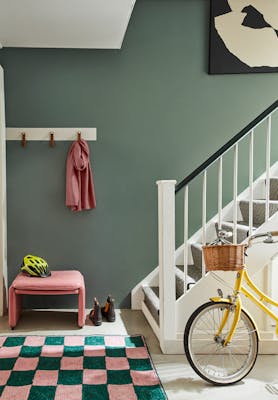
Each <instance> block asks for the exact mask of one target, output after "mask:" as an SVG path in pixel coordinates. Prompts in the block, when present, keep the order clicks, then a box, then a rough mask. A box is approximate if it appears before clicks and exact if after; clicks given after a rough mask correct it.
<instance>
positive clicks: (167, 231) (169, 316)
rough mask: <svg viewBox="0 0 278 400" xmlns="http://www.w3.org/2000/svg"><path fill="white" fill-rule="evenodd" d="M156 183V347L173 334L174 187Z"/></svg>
mask: <svg viewBox="0 0 278 400" xmlns="http://www.w3.org/2000/svg"><path fill="white" fill-rule="evenodd" d="M176 183H177V181H175V180H168V181H165V180H164V181H158V182H157V186H158V238H159V240H158V249H159V310H160V313H159V326H160V337H161V338H163V340H162V341H160V345H161V346H163V341H164V340H168V339H173V338H174V337H175V334H176V320H175V303H176V290H175V285H176V279H175V185H176Z"/></svg>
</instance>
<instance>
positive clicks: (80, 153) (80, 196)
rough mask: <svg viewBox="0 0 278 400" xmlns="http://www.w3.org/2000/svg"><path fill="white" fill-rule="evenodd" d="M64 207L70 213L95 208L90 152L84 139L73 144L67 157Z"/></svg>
mask: <svg viewBox="0 0 278 400" xmlns="http://www.w3.org/2000/svg"><path fill="white" fill-rule="evenodd" d="M66 206H68V207H70V208H71V210H72V211H81V210H89V209H91V208H95V207H96V198H95V190H94V181H93V174H92V170H91V165H90V150H89V146H88V143H87V142H86V141H85V140H84V139H80V140H77V141H76V142H74V143H73V144H72V145H71V147H70V149H69V153H68V157H67V171H66Z"/></svg>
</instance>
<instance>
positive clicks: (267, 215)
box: [265, 115, 271, 221]
mask: <svg viewBox="0 0 278 400" xmlns="http://www.w3.org/2000/svg"><path fill="white" fill-rule="evenodd" d="M270 147H271V115H269V117H268V119H267V132H266V169H265V170H266V184H265V195H266V196H265V221H268V220H269V188H270Z"/></svg>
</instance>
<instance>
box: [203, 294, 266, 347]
mask: <svg viewBox="0 0 278 400" xmlns="http://www.w3.org/2000/svg"><path fill="white" fill-rule="evenodd" d="M210 300H211V301H212V302H213V303H227V304H232V303H231V301H230V300H229V299H223V298H222V297H211V298H210ZM241 309H242V310H243V311H244V312H245V314H247V315H248V317H249V318H250V319H251V321H252V322H253V324H254V326H255V328H256V331H257V334H258V338H259V340H261V335H260V331H259V329H258V326H257V324H256V322H255V320H254V318H253V317H252V315H251V314H250V313H249V311H247V310H246V308H244V307H242V308H241Z"/></svg>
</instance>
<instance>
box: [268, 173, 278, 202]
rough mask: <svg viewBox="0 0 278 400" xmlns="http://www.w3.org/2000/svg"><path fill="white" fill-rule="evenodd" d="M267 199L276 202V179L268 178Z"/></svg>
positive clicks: (277, 195)
mask: <svg viewBox="0 0 278 400" xmlns="http://www.w3.org/2000/svg"><path fill="white" fill-rule="evenodd" d="M269 199H270V200H278V177H276V176H274V177H272V178H270V182H269Z"/></svg>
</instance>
